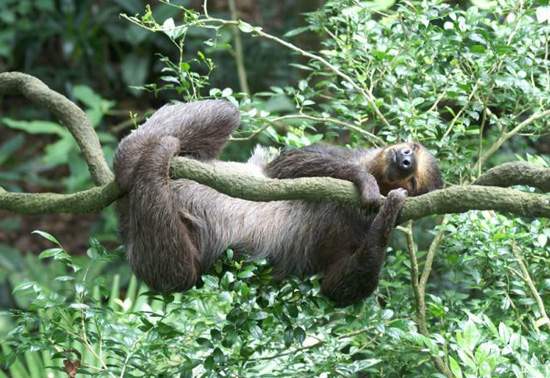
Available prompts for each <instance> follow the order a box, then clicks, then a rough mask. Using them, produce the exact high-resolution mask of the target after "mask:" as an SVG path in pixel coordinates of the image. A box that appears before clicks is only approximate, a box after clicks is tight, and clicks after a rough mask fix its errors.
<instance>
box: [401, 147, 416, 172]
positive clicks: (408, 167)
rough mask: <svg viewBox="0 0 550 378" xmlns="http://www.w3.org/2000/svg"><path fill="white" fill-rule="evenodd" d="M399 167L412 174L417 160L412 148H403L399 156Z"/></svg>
mask: <svg viewBox="0 0 550 378" xmlns="http://www.w3.org/2000/svg"><path fill="white" fill-rule="evenodd" d="M397 165H398V166H399V168H400V169H401V170H403V171H406V172H410V171H412V170H413V169H414V165H415V159H414V155H413V153H412V150H411V149H410V148H403V149H401V150H399V153H398V154H397Z"/></svg>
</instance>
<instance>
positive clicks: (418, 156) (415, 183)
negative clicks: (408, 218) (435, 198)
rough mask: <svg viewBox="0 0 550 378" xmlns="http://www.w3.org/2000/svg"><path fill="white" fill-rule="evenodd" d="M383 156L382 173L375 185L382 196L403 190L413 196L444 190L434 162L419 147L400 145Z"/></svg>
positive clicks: (426, 151) (407, 144)
mask: <svg viewBox="0 0 550 378" xmlns="http://www.w3.org/2000/svg"><path fill="white" fill-rule="evenodd" d="M383 154H384V161H385V169H384V172H383V174H382V175H381V177H380V178H379V183H378V184H379V186H380V191H381V192H382V194H384V195H386V194H387V193H388V192H389V191H390V190H392V189H396V188H404V189H407V191H408V192H409V195H410V196H414V195H419V194H423V193H426V192H429V191H431V190H435V189H439V188H441V187H442V186H443V182H442V179H441V173H440V172H439V167H438V165H437V161H436V160H435V158H434V157H433V156H432V155H431V154H430V152H429V151H428V150H426V148H425V147H424V146H422V145H421V144H420V143H415V142H410V143H399V144H396V145H393V146H390V147H386V148H385V149H384V151H383Z"/></svg>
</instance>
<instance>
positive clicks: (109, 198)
mask: <svg viewBox="0 0 550 378" xmlns="http://www.w3.org/2000/svg"><path fill="white" fill-rule="evenodd" d="M171 172H172V176H173V177H177V178H187V179H191V180H194V181H197V182H199V183H201V184H204V185H208V186H210V187H212V188H214V189H216V190H218V191H220V192H223V193H225V194H228V195H230V196H232V197H238V198H244V199H247V200H251V201H277V200H306V201H313V202H323V201H333V202H338V203H341V204H343V205H347V206H359V195H358V192H357V190H356V189H355V186H354V185H353V184H352V183H351V182H348V181H344V180H338V179H333V178H328V177H317V178H315V177H314V178H298V179H286V180H278V179H267V178H262V177H258V176H244V175H235V174H231V173H228V172H226V171H224V170H222V169H219V168H216V167H214V166H212V165H210V164H207V163H203V162H200V161H197V160H193V159H189V158H183V157H178V158H176V159H174V160H173V162H172V170H171ZM122 194H123V193H122V192H121V191H120V189H119V188H118V187H117V185H116V184H115V183H114V182H111V183H109V184H107V185H103V186H100V187H95V188H92V189H89V190H85V191H82V192H79V193H75V194H67V195H63V194H54V193H36V194H31V193H9V192H6V191H3V190H1V189H0V209H6V210H10V211H13V212H17V213H27V214H47V213H89V212H96V211H99V210H101V209H102V208H104V207H106V206H108V205H109V204H111V203H112V202H114V201H115V200H116V199H118V198H119V197H120V196H121V195H122ZM468 210H495V211H500V212H508V213H512V214H515V215H518V216H525V217H547V218H550V195H548V194H537V193H527V192H522V191H519V190H515V189H509V188H500V187H494V186H480V185H469V186H453V187H450V188H447V189H443V190H438V191H435V192H431V193H428V194H424V195H422V196H419V197H411V198H408V199H407V201H406V203H405V207H404V208H403V211H402V213H401V216H400V218H399V222H400V223H402V222H404V221H407V220H410V219H418V218H422V217H425V216H428V215H431V214H446V213H461V212H466V211H468Z"/></svg>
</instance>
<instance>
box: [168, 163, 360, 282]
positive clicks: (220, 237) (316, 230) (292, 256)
mask: <svg viewBox="0 0 550 378" xmlns="http://www.w3.org/2000/svg"><path fill="white" fill-rule="evenodd" d="M242 165H246V164H242ZM239 168H241V167H239ZM248 174H250V172H248ZM173 190H174V194H175V195H176V198H177V201H178V202H179V203H180V209H181V211H180V213H181V215H182V216H183V217H184V218H185V219H186V220H187V222H189V223H190V224H192V225H193V230H194V232H196V234H197V235H198V240H199V249H200V250H201V255H202V257H203V261H202V263H203V266H204V267H205V268H207V267H209V266H210V265H211V264H212V263H213V262H214V261H215V260H216V259H217V258H218V257H219V255H220V254H221V253H223V252H224V251H225V249H227V248H229V247H232V248H234V249H236V250H238V251H240V252H243V253H246V254H248V255H251V256H253V257H258V258H266V259H268V260H269V261H270V262H271V263H273V265H274V268H275V272H276V273H277V274H278V275H307V274H312V273H315V272H318V271H320V270H322V269H323V267H324V266H326V264H328V263H329V262H330V260H331V257H332V256H336V255H337V256H341V255H342V253H352V251H351V250H350V251H347V252H346V251H342V250H343V249H352V248H353V246H355V245H358V244H359V242H360V240H361V238H362V236H363V235H365V233H366V230H367V228H368V225H369V223H370V221H369V219H368V217H365V216H364V215H362V214H360V212H359V211H358V210H356V209H352V208H344V207H342V206H339V205H336V204H331V203H307V202H304V201H272V202H255V201H247V200H243V199H239V198H233V197H230V196H227V195H225V194H223V193H220V192H217V191H216V190H214V189H212V188H210V187H207V186H204V185H201V184H198V183H196V182H194V181H190V180H183V179H182V180H176V181H174V182H173Z"/></svg>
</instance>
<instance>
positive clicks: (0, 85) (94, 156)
mask: <svg viewBox="0 0 550 378" xmlns="http://www.w3.org/2000/svg"><path fill="white" fill-rule="evenodd" d="M16 93H20V94H22V95H23V96H25V97H26V98H28V99H29V100H31V101H32V102H34V103H36V104H38V105H40V106H43V107H45V108H46V109H48V110H49V111H50V112H52V113H53V114H54V116H55V117H56V118H57V119H58V120H59V121H60V122H61V124H63V126H65V127H66V128H68V129H69V131H70V132H71V134H72V135H73V137H74V138H75V140H76V143H77V144H78V146H79V147H80V150H81V151H82V153H83V155H84V159H85V160H86V163H87V164H88V169H89V170H90V174H91V175H92V178H93V180H94V183H95V184H97V185H102V184H107V183H109V182H110V181H112V180H113V178H114V176H113V173H112V172H111V170H110V169H109V166H108V165H107V162H106V161H105V157H104V156H103V151H102V150H101V145H100V144H99V139H98V137H97V134H96V133H95V131H94V128H93V127H92V125H91V123H90V121H89V120H88V117H87V116H86V113H84V112H83V111H82V110H81V109H80V108H79V107H78V106H76V105H75V104H74V103H73V102H71V100H69V99H68V98H67V97H65V96H63V95H61V94H59V93H57V92H56V91H54V90H51V89H50V88H49V87H48V86H47V85H46V84H44V83H43V82H42V81H40V80H39V79H37V78H35V77H33V76H30V75H27V74H24V73H21V72H4V73H0V95H13V94H16Z"/></svg>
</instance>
